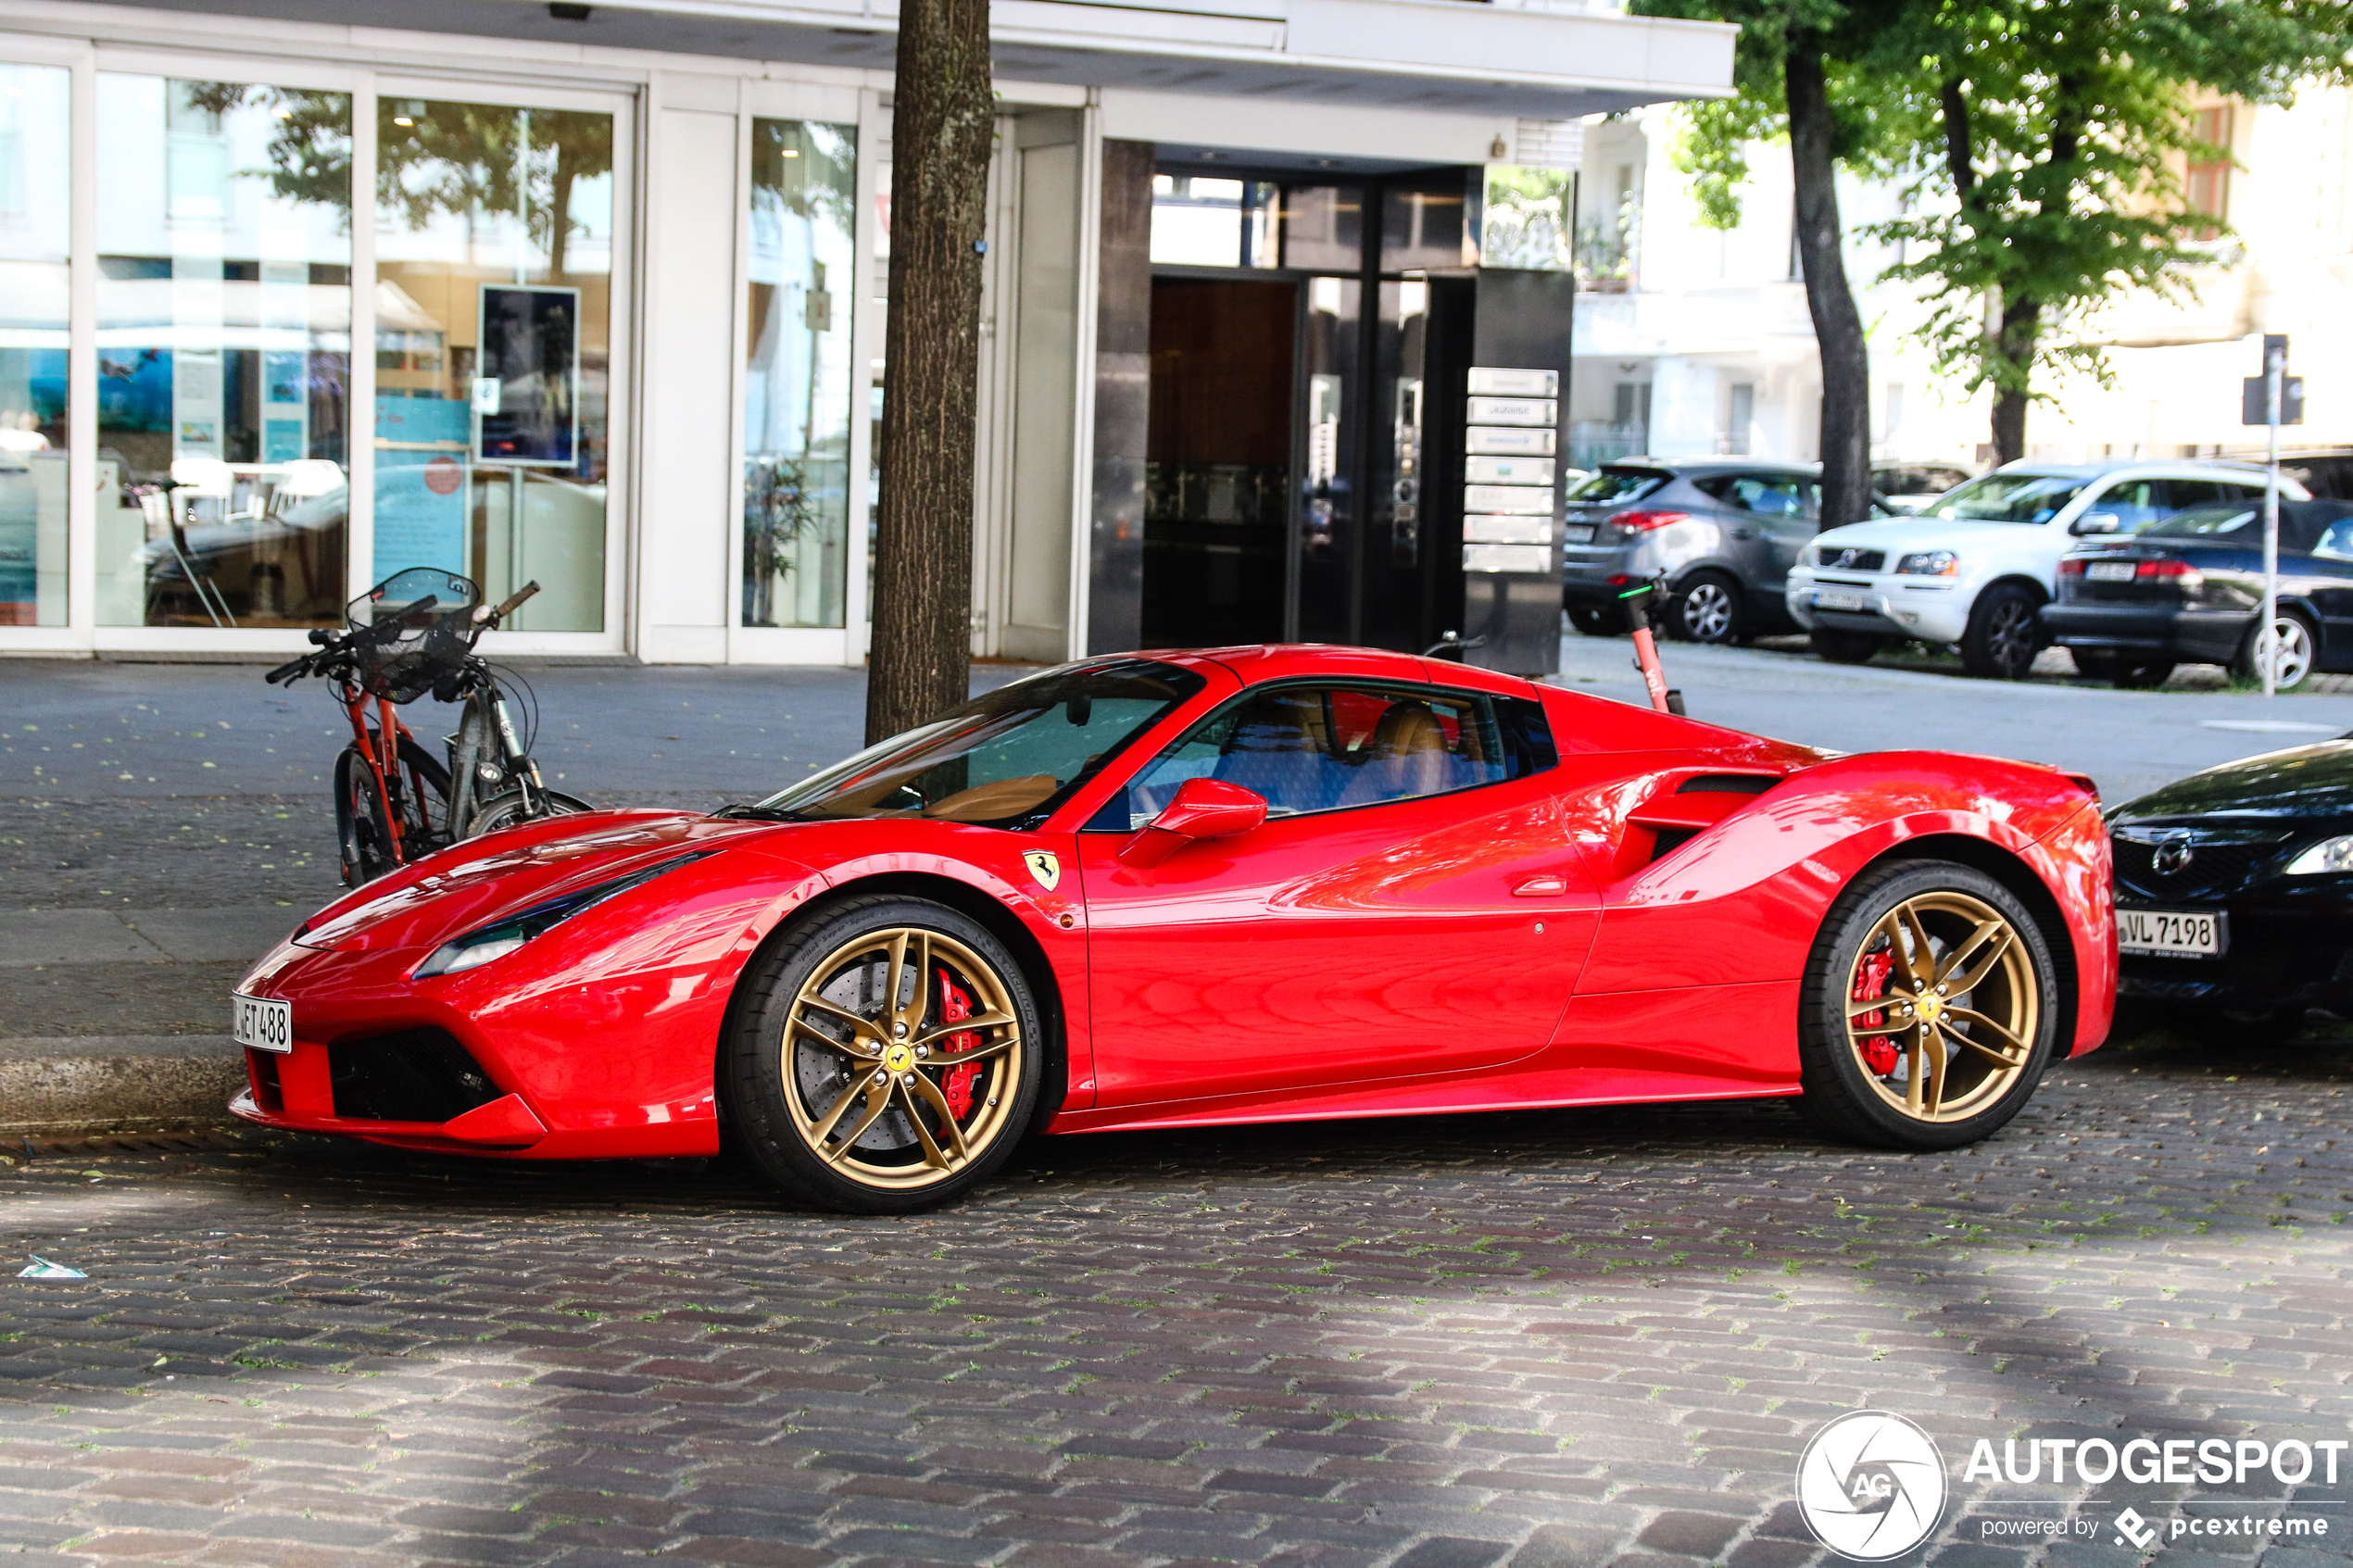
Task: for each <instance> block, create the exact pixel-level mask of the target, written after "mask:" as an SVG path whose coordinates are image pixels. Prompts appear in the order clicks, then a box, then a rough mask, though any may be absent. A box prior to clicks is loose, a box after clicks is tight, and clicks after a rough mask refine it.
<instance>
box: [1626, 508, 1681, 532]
mask: <svg viewBox="0 0 2353 1568" xmlns="http://www.w3.org/2000/svg"><path fill="white" fill-rule="evenodd" d="M1610 521H1612V522H1614V523H1616V524H1617V526H1618V527H1620V528H1622V529H1624V530H1626V532H1627V533H1649V532H1650V531H1651V530H1652V529H1654V528H1665V527H1666V526H1667V524H1669V523H1673V522H1689V521H1692V514H1691V513H1689V512H1620V513H1618V514H1617V516H1616V517H1614V518H1612V519H1610Z"/></svg>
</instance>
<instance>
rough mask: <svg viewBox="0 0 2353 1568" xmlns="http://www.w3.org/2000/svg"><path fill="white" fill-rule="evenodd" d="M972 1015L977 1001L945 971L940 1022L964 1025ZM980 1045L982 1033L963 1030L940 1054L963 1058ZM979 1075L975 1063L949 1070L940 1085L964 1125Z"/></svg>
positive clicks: (951, 1109) (942, 973)
mask: <svg viewBox="0 0 2353 1568" xmlns="http://www.w3.org/2000/svg"><path fill="white" fill-rule="evenodd" d="M972 1015H973V999H972V998H971V997H968V996H966V995H964V992H963V987H962V986H960V985H957V984H956V983H955V982H954V981H953V980H950V979H949V978H948V972H947V971H946V970H944V969H943V970H941V971H940V972H939V1019H940V1022H943V1023H962V1022H963V1021H964V1020H965V1019H967V1018H970V1017H971V1016H972ZM979 1046H980V1031H979V1030H977V1029H959V1030H958V1031H956V1033H954V1034H953V1035H949V1036H948V1038H947V1040H946V1041H945V1042H943V1044H942V1046H941V1048H940V1054H941V1055H942V1056H961V1055H963V1053H964V1052H966V1051H969V1050H975V1049H977V1048H978V1047H979ZM979 1076H980V1064H979V1063H977V1062H975V1063H973V1064H972V1065H971V1066H969V1067H951V1068H950V1069H949V1070H948V1077H947V1080H946V1082H944V1083H942V1084H941V1085H939V1092H940V1093H941V1094H942V1095H944V1096H946V1097H947V1099H948V1110H949V1111H950V1113H951V1114H952V1115H953V1116H954V1117H955V1118H956V1120H957V1121H959V1122H962V1121H963V1119H964V1117H965V1116H966V1115H967V1114H968V1113H969V1112H970V1111H971V1110H972V1108H973V1080H974V1079H975V1078H977V1077H979Z"/></svg>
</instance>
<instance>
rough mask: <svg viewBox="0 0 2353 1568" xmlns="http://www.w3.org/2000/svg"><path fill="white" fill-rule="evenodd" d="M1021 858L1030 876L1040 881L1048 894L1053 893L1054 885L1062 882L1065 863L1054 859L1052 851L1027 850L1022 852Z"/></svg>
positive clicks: (1039, 884)
mask: <svg viewBox="0 0 2353 1568" xmlns="http://www.w3.org/2000/svg"><path fill="white" fill-rule="evenodd" d="M1021 858H1022V860H1023V862H1024V863H1025V864H1026V865H1027V866H1028V867H1029V874H1030V875H1032V876H1034V877H1036V878H1037V879H1038V886H1040V887H1042V888H1044V889H1045V890H1046V891H1047V892H1049V893H1051V892H1052V891H1053V890H1054V884H1056V883H1058V882H1060V881H1062V879H1063V863H1062V862H1061V861H1060V860H1057V859H1054V852H1053V851H1052V850H1051V849H1026V850H1024V851H1022V857H1021Z"/></svg>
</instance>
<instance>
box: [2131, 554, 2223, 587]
mask: <svg viewBox="0 0 2353 1568" xmlns="http://www.w3.org/2000/svg"><path fill="white" fill-rule="evenodd" d="M2133 576H2135V577H2173V578H2179V579H2180V580H2181V583H2182V585H2183V587H2188V586H2190V585H2191V584H2193V583H2203V582H2205V581H2206V573H2204V572H2202V571H2199V570H2198V569H2197V568H2196V567H2194V566H2192V565H2191V564H2190V563H2189V562H2187V561H2185V560H2145V561H2143V562H2142V563H2141V565H2140V569H2139V570H2138V571H2134V572H2133Z"/></svg>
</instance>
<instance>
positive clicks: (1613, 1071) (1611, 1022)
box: [233, 647, 2116, 1212]
mask: <svg viewBox="0 0 2353 1568" xmlns="http://www.w3.org/2000/svg"><path fill="white" fill-rule="evenodd" d="M2108 900H2109V892H2108V836H2107V834H2105V833H2104V832H2103V831H2102V827H2101V822H2100V818H2099V813H2098V810H2097V806H2096V802H2095V799H2094V797H2093V796H2092V793H2091V791H2090V789H2089V787H2088V785H2087V784H2086V783H2085V782H2083V781H2081V780H2078V779H2075V778H2071V777H2070V776H2068V775H2066V774H2064V773H2060V772H2057V771H2052V770H2050V769H2048V768H2044V767H2039V766H2035V765H2032V764H2028V763H2020V762H2006V761H1998V760H1994V759H1986V758H1981V757H1963V756H1955V755H1951V754H1948V753H1942V752H1931V751H1889V752H1876V753H1870V754H1867V755H1859V756H1833V755H1830V754H1826V753H1823V752H1818V751H1812V750H1808V749H1806V748H1805V747H1802V746H1790V745H1785V744H1782V743H1780V742H1778V741H1769V740H1759V739H1756V738H1755V737H1752V736H1749V735H1745V734H1736V733H1734V732H1732V731H1730V730H1724V729H1718V728H1716V727H1714V726H1711V725H1708V724H1704V723H1699V722H1695V721H1689V720H1684V719H1679V718H1673V717H1669V716H1667V715H1664V714H1658V713H1654V712H1651V711H1649V710H1647V709H1637V708H1630V707H1628V706H1626V705H1624V704H1621V703H1617V702H1613V701H1608V700H1605V699H1603V698H1599V697H1592V696H1578V695H1576V694H1573V693H1570V692H1566V691H1561V690H1557V689H1554V688H1551V687H1544V686H1538V685H1534V684H1529V683H1528V682H1525V681H1520V680H1515V679H1512V678H1510V677H1507V676H1502V675H1496V674H1491V673H1489V672H1487V671H1479V670H1473V669H1466V668H1464V667H1462V666H1459V665H1453V664H1446V663H1439V662H1432V661H1428V660H1423V659H1412V658H1407V657H1404V656H1402V655H1396V654H1384V653H1374V652H1367V651H1364V650H1358V649H1348V648H1332V647H1250V648H1228V649H1218V650H1212V651H1208V652H1196V653H1158V654H1150V655H1140V654H1139V655H1130V656H1122V657H1117V658H1108V659H1089V660H1086V661H1084V662H1081V663H1077V664H1072V665H1068V666H1065V667H1063V668H1061V669H1058V670H1052V671H1047V672H1045V673H1043V674H1039V675H1036V676H1032V677H1030V678H1029V679H1026V680H1023V681H1018V682H1015V683H1014V684H1011V685H1008V686H1005V687H1003V688H1001V689H1000V690H998V691H995V692H991V693H989V694H988V695H987V696H981V697H977V698H975V699H974V700H973V701H972V702H970V703H968V704H966V705H965V706H964V707H963V708H961V709H957V710H956V711H954V712H952V713H950V714H949V715H948V716H947V717H945V718H943V719H941V720H939V721H937V722H935V723H932V724H928V725H925V727H923V728H922V729H919V730H913V731H911V732H909V733H908V734H903V735H900V736H898V737H896V738H895V739H892V740H888V741H885V742H884V743H882V744H881V745H879V746H874V747H872V748H870V749H868V750H866V751H864V752H862V753H860V754H859V755H857V756H855V757H852V758H850V759H848V760H847V761H844V762H841V763H839V764H837V765H836V766H835V767H832V768H830V769H827V770H825V771H823V772H820V773H815V774H812V775H811V776H810V777H809V778H808V779H806V780H805V781H803V782H801V783H799V784H794V785H793V786H792V787H791V788H789V789H786V790H785V791H784V792H783V793H781V794H779V795H775V796H772V797H769V798H768V799H766V800H763V801H761V802H760V803H759V804H757V805H747V806H732V807H728V808H726V809H723V810H720V811H717V812H715V813H712V814H711V815H709V816H697V815H694V814H691V813H686V812H679V811H611V812H605V813H601V814H598V815H592V816H587V817H576V816H575V817H563V818H556V819H552V820H549V821H547V822H535V823H531V824H529V825H526V826H522V827H519V828H515V829H512V830H510V831H509V832H505V833H501V834H493V835H491V836H488V837H485V838H480V839H474V840H471V841H468V842H466V843H462V844H459V845H457V846H456V847H452V848H449V849H445V850H443V851H441V852H440V853H439V854H436V855H434V856H432V857H430V858H428V859H423V860H421V861H419V862H417V863H416V864H415V865H413V866H409V867H405V868H403V869H401V870H400V871H398V872H395V873H393V874H392V875H390V876H387V877H385V878H384V879H383V880H381V881H378V882H374V883H371V884H368V885H367V886H365V887H363V888H360V889H359V890H358V891H356V892H354V893H352V894H351V895H349V896H348V897H345V898H343V899H342V900H340V901H339V902H337V903H335V904H333V905H331V906H329V907H328V908H327V909H323V910H321V911H320V913H319V914H317V915H316V916H314V917H313V918H311V919H310V920H308V921H307V922H304V923H303V925H302V926H301V928H300V929H299V930H297V931H296V933H295V934H294V935H293V936H292V937H291V938H290V939H289V940H288V941H287V942H286V943H284V944H283V946H281V947H278V948H277V950H276V951H274V952H272V953H271V954H270V955H269V956H268V957H267V958H265V959H263V960H261V962H260V963H259V964H258V965H257V966H256V967H255V968H254V970H253V972H252V973H250V974H249V975H247V976H246V978H245V982H244V984H243V985H241V986H240V987H239V988H238V996H237V997H236V999H235V1002H234V1009H235V1014H236V1024H237V1032H238V1035H239V1038H240V1039H241V1040H243V1041H244V1042H245V1045H246V1046H247V1061H248V1064H249V1067H250V1071H251V1080H252V1081H251V1085H250V1086H249V1087H248V1088H247V1089H246V1090H245V1092H243V1093H241V1094H240V1095H239V1096H238V1097H237V1098H236V1100H235V1101H234V1104H233V1109H234V1110H236V1111H237V1113H238V1114H239V1115H241V1116H244V1117H246V1118H247V1119H249V1120H251V1121H255V1122H258V1123H264V1124H266V1125H269V1126H272V1127H285V1128H295V1129H300V1130H303V1131H308V1132H320V1133H340V1134H345V1135H350V1136H353V1137H359V1138H366V1139H370V1140H371V1141H373V1142H377V1143H382V1144H389V1145H393V1146H395V1147H398V1148H415V1149H434V1150H443V1151H455V1152H467V1153H475V1154H485V1155H498V1156H505V1157H510V1158H522V1159H543V1160H557V1159H580V1158H598V1157H614V1156H633V1157H647V1156H665V1155H702V1154H711V1153H713V1152H716V1151H717V1149H718V1148H719V1147H720V1143H721V1140H722V1138H723V1136H724V1137H727V1138H729V1139H731V1140H733V1141H734V1142H735V1143H736V1144H737V1145H739V1146H740V1147H741V1148H742V1149H743V1150H744V1151H745V1152H746V1153H748V1154H749V1157H750V1158H752V1159H753V1160H757V1161H758V1162H759V1163H760V1164H761V1166H762V1167H763V1168H764V1169H765V1170H766V1171H767V1172H768V1173H770V1174H771V1175H773V1176H774V1178H775V1180H776V1181H777V1182H778V1183H779V1184H780V1185H782V1186H784V1187H785V1188H786V1190H787V1191H788V1192H789V1193H790V1194H791V1195H792V1196H793V1197H794V1198H798V1199H799V1200H801V1201H804V1202H807V1203H811V1204H814V1205H819V1206H823V1207H825V1208H830V1209H837V1210H850V1211H862V1212H888V1211H899V1210H911V1209H915V1208H919V1207H922V1206H924V1205H927V1204H932V1203H937V1202H940V1201H942V1200H944V1199H947V1198H952V1197H954V1196H956V1195H957V1194H960V1193H962V1192H964V1191H966V1190H968V1189H969V1188H971V1187H972V1186H973V1185H975V1184H976V1183H979V1182H982V1181H985V1180H986V1179H988V1175H989V1174H990V1173H991V1172H993V1171H995V1170H996V1169H997V1168H998V1167H999V1166H1000V1165H1001V1164H1002V1162H1003V1161H1004V1160H1005V1159H1006V1158H1007V1156H1008V1155H1009V1154H1010V1153H1011V1152H1012V1150H1013V1146H1014V1145H1015V1144H1016V1143H1018V1142H1019V1141H1020V1140H1021V1139H1022V1138H1023V1137H1025V1136H1026V1135H1031V1134H1034V1133H1076V1132H1089V1131H1102V1130H1110V1129H1117V1128H1137V1127H1170V1126H1199V1125H1204V1124H1213V1123H1245V1122H1265V1121H1278V1120H1289V1119H1296V1118H1303V1117H1341V1116H1386V1115H1410V1114H1418V1113H1425V1112H1436V1111H1465V1110H1503V1109H1508V1108H1522V1107H1534V1106H1567V1105H1590V1104H1598V1103H1606V1102H1612V1101H1629V1100H1667V1099H1714V1098H1743V1097H1761V1096H1776V1095H1778V1096H1795V1097H1797V1106H1798V1109H1799V1110H1802V1111H1803V1112H1805V1113H1806V1115H1807V1116H1808V1117H1809V1118H1810V1119H1811V1120H1812V1121H1813V1122H1814V1123H1816V1124H1817V1125H1818V1126H1819V1127H1820V1128H1821V1129H1823V1130H1824V1131H1825V1132H1827V1133H1830V1134H1831V1135H1836V1136H1839V1137H1843V1138H1847V1139H1853V1140H1859V1141H1863V1142H1869V1143H1876V1144H1881V1145H1890V1146H1894V1147H1899V1148H1949V1147H1952V1146H1954V1145H1957V1144H1962V1143H1966V1142H1969V1141H1970V1140H1972V1139H1976V1138H1981V1137H1983V1136H1985V1135H1987V1134H1989V1133H1991V1132H1993V1131H1994V1129H1995V1128H1997V1127H1999V1126H2001V1125H2002V1124H2003V1123H2005V1122H2007V1121H2008V1120H2009V1118H2010V1117H2012V1116H2013V1115H2015V1114H2017V1112H2018V1110H2019V1108H2020V1106H2021V1105H2023V1104H2024V1103H2025V1101H2026V1099H2027V1098H2028V1097H2029V1096H2031V1095H2032V1093H2033V1091H2034V1085H2035V1083H2036V1081H2037V1080H2038V1078H2039V1077H2040V1076H2041V1074H2042V1073H2043V1071H2044V1068H2045V1065H2046V1064H2047V1063H2048V1062H2049V1061H2050V1060H2051V1059H2052V1058H2053V1056H2054V1055H2060V1054H2073V1053H2077V1052H2081V1051H2085V1050H2089V1049H2091V1048H2092V1047H2095V1046H2096V1045H2097V1044H2099V1042H2100V1041H2101V1039H2102V1038H2103V1037H2104V1036H2105V1035H2106V1034H2107V1032H2108V1015H2109V1009H2110V1006H2111V998H2112V996H2113V993H2114V985H2115V977H2116V937H2115V932H2114V929H2113V924H2112V921H2111V917H2110V913H2109V902H2108Z"/></svg>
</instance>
